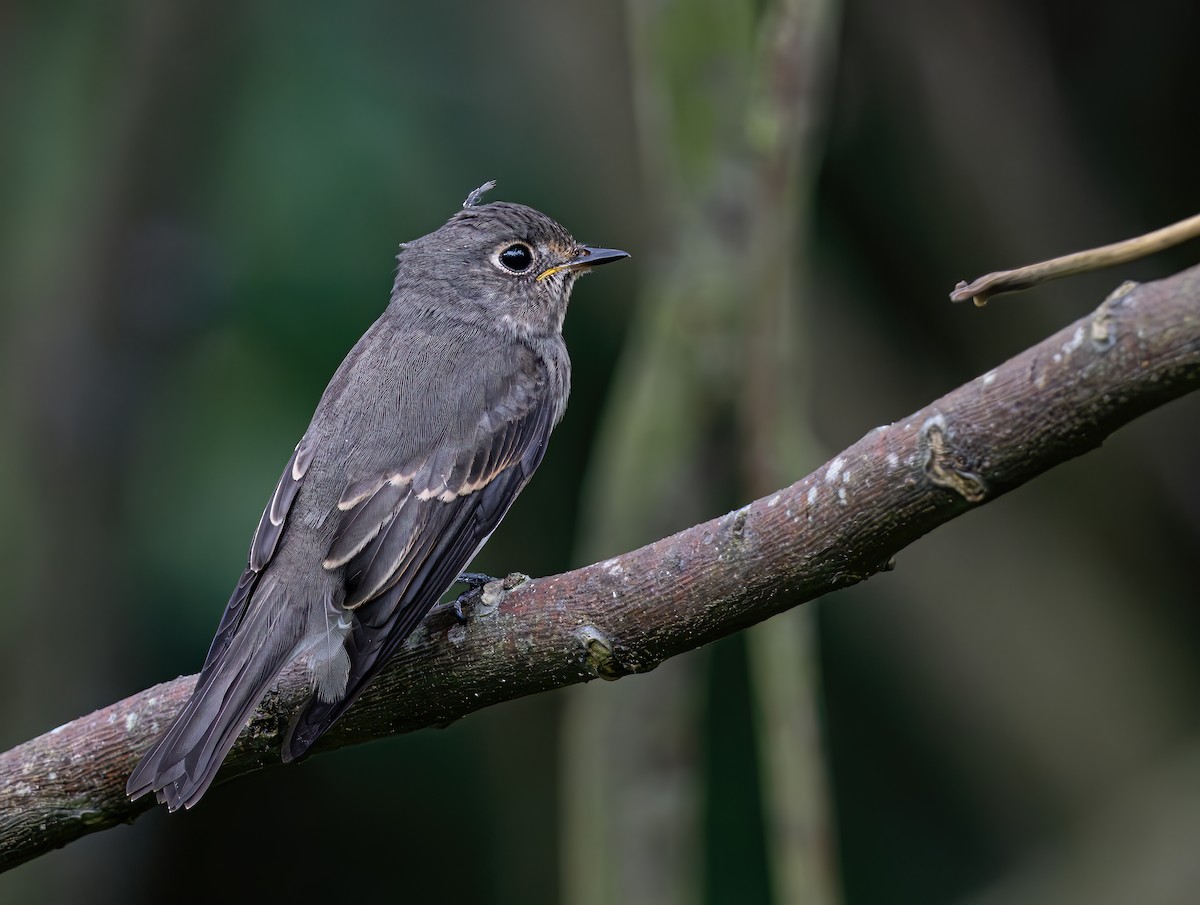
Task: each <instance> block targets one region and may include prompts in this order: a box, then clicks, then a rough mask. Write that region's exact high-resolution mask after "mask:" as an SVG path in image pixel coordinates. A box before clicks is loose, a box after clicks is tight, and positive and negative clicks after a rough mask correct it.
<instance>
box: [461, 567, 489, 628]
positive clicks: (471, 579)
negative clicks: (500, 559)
mask: <svg viewBox="0 0 1200 905" xmlns="http://www.w3.org/2000/svg"><path fill="white" fill-rule="evenodd" d="M495 580H496V579H495V578H493V577H492V576H491V575H488V574H486V573H485V572H463V573H462V574H460V575H459V576H458V577H457V578H455V579H454V583H455V584H465V585H466V586H467V590H465V591H463V592H462V593H461V594H459V595H458V596H457V597H455V598H454V601H453V602H452V603H451V604H450V609H451V610H452V611H453V613H454V618H455V619H456V620H457V621H458V623H459V624H460V625H462V624H464V623H465V622H466V621H467V616H466V614H465V613H464V612H463V604H464V603H466V602H468V601H474V600H476V599H477V598H478V597H479V595H480V594H482V593H483V586H484V585H485V584H487V583H488V582H489V581H495Z"/></svg>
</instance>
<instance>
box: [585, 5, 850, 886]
mask: <svg viewBox="0 0 1200 905" xmlns="http://www.w3.org/2000/svg"><path fill="white" fill-rule="evenodd" d="M627 9H628V14H629V18H630V23H629V27H630V43H631V47H632V54H631V56H632V61H633V66H634V79H633V83H634V92H635V110H636V115H637V121H638V131H639V138H640V141H641V158H642V162H643V168H644V172H645V174H646V178H647V181H648V184H649V185H650V187H651V198H650V205H649V206H650V207H651V209H652V210H654V211H655V230H654V234H655V236H656V237H657V240H658V241H657V245H656V247H655V248H654V259H653V260H652V261H651V262H650V266H649V268H648V269H649V273H648V279H647V289H646V291H645V293H644V295H643V297H642V299H641V301H640V303H639V306H638V309H637V315H636V317H635V322H634V324H633V325H632V328H631V331H630V339H629V342H628V345H627V350H626V353H625V355H624V358H623V360H622V362H621V364H620V366H619V369H618V373H617V375H616V378H615V380H614V384H613V390H612V397H611V398H612V400H613V401H612V403H611V404H610V407H609V410H608V412H607V413H606V417H605V420H604V423H603V426H602V430H601V435H600V436H601V439H600V441H599V443H598V445H597V454H596V460H595V464H594V465H593V468H592V471H591V474H590V478H589V485H588V493H587V500H586V504H585V507H584V512H585V513H586V515H585V518H586V519H587V521H586V523H585V524H584V525H582V526H581V538H582V540H581V546H580V550H579V551H578V555H579V556H580V557H581V558H582V559H596V558H602V557H604V556H605V555H609V554H611V553H613V552H616V551H619V550H621V549H624V548H626V547H628V546H630V545H635V544H639V543H644V542H645V541H647V540H649V539H650V538H652V537H654V536H657V535H658V534H661V533H664V532H670V531H673V530H676V529H678V528H680V527H683V526H684V525H686V524H688V523H690V522H691V521H692V520H694V519H698V518H701V517H703V516H705V515H711V514H712V513H714V512H719V511H721V509H723V508H726V507H728V506H729V505H731V504H732V502H733V501H734V500H736V499H738V498H740V497H741V496H744V495H745V494H747V493H749V494H754V493H762V492H765V491H766V490H769V489H770V488H771V487H774V486H777V484H778V483H779V482H780V481H781V480H785V479H786V477H787V475H794V474H799V473H800V472H801V471H802V470H803V466H804V465H805V464H806V463H808V464H811V463H812V462H815V461H819V453H818V452H817V450H816V448H815V445H814V444H813V442H812V441H811V439H810V438H809V436H808V432H807V428H806V424H807V420H808V419H807V417H806V415H805V406H804V404H803V402H802V401H801V397H802V395H803V387H804V384H803V380H802V377H803V375H802V373H801V370H800V368H799V366H798V363H799V361H800V360H801V358H802V355H801V345H802V342H801V337H800V334H799V328H800V323H799V321H802V319H803V318H802V315H801V312H799V311H798V309H797V307H796V304H795V302H796V290H797V287H798V286H799V285H801V284H803V283H804V282H805V281H804V279H803V275H802V274H803V271H802V270H799V271H798V270H797V268H796V260H797V256H798V255H802V253H803V249H804V239H805V235H806V231H807V223H808V220H809V208H810V206H811V201H812V186H813V181H814V178H815V173H816V171H817V162H818V159H819V156H820V149H819V144H818V139H819V138H820V130H819V129H818V128H816V127H817V125H818V124H819V123H820V122H821V120H822V118H823V117H822V113H823V109H824V106H825V91H826V88H827V85H828V69H829V64H830V63H831V61H832V50H833V46H834V40H835V34H836V20H837V16H836V8H835V6H834V4H833V3H832V2H827V0H779V2H776V3H773V4H769V5H768V8H767V9H766V10H764V11H762V12H761V13H760V12H757V11H756V5H755V4H752V3H748V2H746V3H740V4H739V3H732V4H731V3H726V2H719V0H707V2H704V3H700V4H696V3H690V4H682V3H670V2H668V3H659V4H642V3H631V4H629V6H628V7H627ZM749 645H750V646H749V652H750V659H751V671H752V679H753V683H752V687H753V689H754V694H755V697H756V698H757V701H756V703H757V707H756V710H757V715H758V726H759V739H758V748H759V754H760V759H761V762H762V765H763V770H762V775H763V799H764V802H763V803H764V812H765V815H766V818H767V821H768V826H767V832H766V834H765V835H766V836H767V838H768V839H769V840H770V842H769V845H770V852H769V855H770V870H771V874H772V877H771V879H772V881H773V886H774V897H775V899H776V900H777V901H779V902H792V901H798V900H800V898H799V897H802V898H803V900H804V901H811V902H829V901H833V900H834V899H835V898H836V892H835V887H836V884H835V883H834V881H833V871H832V869H831V865H830V852H831V845H830V844H829V843H830V840H831V837H832V833H831V831H830V829H829V823H830V822H829V814H828V806H827V802H826V792H825V771H824V767H823V763H822V758H821V753H820V744H819V732H818V727H817V722H816V699H817V693H816V659H815V657H814V655H813V639H812V628H811V615H810V612H809V611H806V610H799V611H796V612H794V613H792V614H788V615H787V616H785V617H781V618H780V620H777V621H774V622H773V623H772V625H771V626H770V627H760V628H758V629H756V630H754V631H753V632H751V633H750V640H749ZM700 671H701V661H700V660H699V658H698V657H695V656H694V657H690V658H680V659H678V660H676V661H672V662H671V663H668V664H665V665H664V666H663V667H660V668H659V669H658V670H657V671H656V672H654V673H652V674H650V675H648V676H642V677H639V678H638V679H637V680H636V681H635V682H631V683H621V684H620V685H617V686H615V687H606V688H603V689H592V690H587V689H580V690H579V691H578V692H576V694H575V696H574V697H573V698H571V702H572V706H569V707H568V709H567V715H566V720H565V724H564V736H563V738H564V741H563V802H564V825H565V843H564V858H563V878H564V881H563V882H564V888H565V894H566V900H567V901H569V902H572V903H574V905H584V903H587V905H592V903H595V905H600V903H609V902H622V903H629V902H639V901H645V902H655V903H662V902H689V901H695V900H696V899H698V898H699V895H698V892H699V889H698V883H699V877H700V873H699V864H700V863H701V862H700V859H699V857H698V853H697V849H698V844H699V843H698V839H699V831H698V826H699V824H700V816H701V814H702V808H701V806H700V803H699V800H698V799H699V794H700V790H701V788H702V786H701V777H700V775H699V764H700V763H701V762H702V757H701V755H700V752H699V750H698V749H699V744H698V741H697V734H698V730H697V722H698V719H697V717H698V715H697V713H696V707H697V704H696V692H697V689H698V688H699V687H700V686H702V685H703V681H702V676H701V675H700V674H699V673H700ZM585 697H586V701H585V700H584V698H585Z"/></svg>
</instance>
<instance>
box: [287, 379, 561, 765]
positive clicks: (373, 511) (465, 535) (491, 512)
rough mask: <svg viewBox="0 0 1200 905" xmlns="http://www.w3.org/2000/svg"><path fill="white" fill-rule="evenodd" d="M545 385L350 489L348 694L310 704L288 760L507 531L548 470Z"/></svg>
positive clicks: (337, 559)
mask: <svg viewBox="0 0 1200 905" xmlns="http://www.w3.org/2000/svg"><path fill="white" fill-rule="evenodd" d="M546 381H547V377H546V374H545V371H544V369H543V368H541V367H537V368H534V369H522V370H521V371H519V372H517V373H516V374H515V375H514V377H513V378H512V379H510V380H507V381H505V382H502V383H497V384H496V386H495V389H494V391H493V392H492V393H489V394H487V395H485V397H484V399H483V402H484V405H483V411H481V413H480V415H479V418H478V421H477V422H476V423H475V424H474V425H473V430H471V431H468V432H466V433H465V434H464V436H463V437H462V438H460V439H458V440H455V439H452V438H448V437H442V438H441V440H440V442H439V443H438V444H437V445H436V446H434V447H433V448H432V449H431V450H430V451H428V452H427V453H425V454H424V455H423V456H419V457H416V458H414V459H413V460H412V461H409V462H408V463H406V464H405V465H404V466H403V467H400V468H394V469H390V470H388V471H386V472H384V473H382V474H378V475H376V476H375V477H372V478H367V479H363V480H358V481H355V482H353V483H351V484H350V485H349V486H347V487H346V489H345V492H344V493H343V494H342V496H341V499H340V500H339V501H338V503H337V508H338V510H339V511H340V520H339V523H338V526H337V530H336V533H335V535H334V538H333V541H332V543H331V545H330V547H329V550H328V553H327V555H326V557H325V560H324V562H323V563H322V565H323V566H324V568H326V569H329V570H336V569H343V570H344V572H343V576H344V584H345V588H346V599H345V601H344V605H345V606H346V607H347V608H350V609H353V610H354V611H355V614H356V616H357V620H356V622H355V626H354V631H353V633H352V634H351V635H350V636H349V637H348V638H347V639H346V649H347V652H348V654H349V657H350V672H349V678H348V681H347V685H346V692H345V694H344V695H343V696H342V697H340V698H339V699H338V700H336V701H333V702H326V701H321V700H320V699H319V698H314V699H313V701H312V702H310V704H309V706H308V708H307V709H306V711H305V712H304V713H302V714H301V715H300V717H299V718H298V720H297V723H296V724H295V726H294V727H293V731H292V734H291V736H290V737H289V741H288V743H286V745H285V752H284V753H285V759H288V760H290V759H292V758H294V757H298V756H300V755H301V754H303V753H304V751H305V750H307V748H308V746H309V745H311V744H312V742H313V741H315V740H316V738H317V737H318V736H319V735H320V734H321V733H322V732H324V731H325V729H327V728H328V727H329V726H330V725H332V723H333V722H334V721H335V720H336V719H337V718H338V717H339V716H340V715H341V714H342V713H343V712H344V711H345V710H346V709H347V708H348V707H349V706H350V704H352V703H353V702H354V700H355V699H356V698H357V697H358V695H359V694H360V693H361V692H362V690H363V688H365V687H366V685H367V683H368V682H370V680H371V679H372V678H373V677H374V676H375V674H376V673H377V672H378V671H379V670H380V669H381V668H382V667H383V665H384V664H385V663H386V662H387V659H388V657H389V656H390V654H391V653H392V652H393V651H394V650H395V649H396V648H397V647H398V646H399V645H400V644H401V643H402V642H403V641H404V639H405V638H406V637H407V636H408V635H409V634H410V633H411V632H412V630H413V629H414V628H416V626H417V624H418V623H419V622H420V621H421V619H423V618H424V616H425V615H426V614H427V613H428V612H429V610H430V608H431V607H432V606H433V604H434V603H436V602H437V599H438V598H439V597H440V596H441V595H442V594H443V593H444V592H445V590H446V589H447V588H448V587H449V586H450V585H451V584H452V583H453V582H454V579H455V577H456V576H457V575H458V574H459V573H460V572H461V571H462V570H463V569H464V568H465V567H466V566H467V565H468V564H469V563H470V561H471V559H472V558H473V557H474V556H475V553H476V552H477V551H478V550H479V548H480V547H481V546H482V545H483V543H484V541H486V540H487V538H488V536H489V535H491V533H492V531H494V530H495V528H496V526H497V525H498V524H499V523H500V520H501V519H502V518H503V517H504V514H505V513H506V512H507V511H508V508H509V506H511V505H512V502H513V500H514V499H516V496H517V494H518V493H519V492H520V491H521V488H523V487H524V486H525V484H526V482H527V481H528V480H529V478H530V476H531V475H532V474H533V472H534V470H535V469H536V468H537V466H538V464H539V463H540V462H541V460H542V456H543V454H544V452H545V448H546V442H547V440H548V439H549V436H550V432H551V430H552V429H553V427H554V423H555V421H556V419H557V416H558V414H559V413H560V411H561V406H559V405H556V402H555V400H554V399H553V398H548V397H551V394H549V393H547V386H546ZM488 396H490V397H491V398H488Z"/></svg>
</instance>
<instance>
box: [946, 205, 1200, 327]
mask: <svg viewBox="0 0 1200 905" xmlns="http://www.w3.org/2000/svg"><path fill="white" fill-rule="evenodd" d="M1197 237H1200V214H1197V215H1196V216H1194V217H1188V218H1187V219H1186V220H1180V221H1179V222H1178V223H1173V224H1171V225H1170V226H1164V227H1163V228H1162V229H1156V230H1155V231H1154V232H1152V233H1146V234H1145V235H1144V236H1137V237H1136V238H1133V239H1126V240H1125V241H1123V242H1114V243H1112V244H1111V245H1102V246H1100V247H1099V248H1089V249H1088V250H1087V251H1077V252H1075V253H1074V254H1069V255H1063V256H1062V257H1058V258H1051V259H1050V260H1049V261H1039V262H1038V263H1037V264H1029V265H1026V266H1025V267H1018V268H1017V269H1016V270H998V271H996V272H995V273H989V274H987V275H986V276H981V277H979V278H978V279H976V280H974V281H973V282H970V283H968V282H967V281H966V280H962V281H960V282H959V283H958V285H957V286H955V287H954V291H953V292H951V293H950V301H952V302H965V301H966V300H967V299H972V300H974V302H975V304H976V305H977V306H978V307H980V308H982V307H983V306H984V305H986V304H987V302H988V299H990V298H991V297H992V296H994V295H1001V294H1003V293H1005V292H1020V291H1021V290H1022V289H1029V288H1030V287H1031V286H1037V285H1038V284H1039V283H1046V282H1049V281H1050V280H1057V279H1059V278H1060V277H1073V276H1077V275H1079V274H1081V273H1088V272H1090V271H1093V270H1103V269H1104V268H1105V267H1115V266H1116V265H1117V264H1127V263H1129V262H1130V261H1136V260H1137V259H1138V258H1144V257H1147V256H1149V255H1152V254H1157V253H1158V252H1160V251H1163V250H1164V249H1167V248H1171V247H1173V246H1175V245H1179V244H1181V243H1183V242H1186V241H1188V240H1189V239H1195V238H1197Z"/></svg>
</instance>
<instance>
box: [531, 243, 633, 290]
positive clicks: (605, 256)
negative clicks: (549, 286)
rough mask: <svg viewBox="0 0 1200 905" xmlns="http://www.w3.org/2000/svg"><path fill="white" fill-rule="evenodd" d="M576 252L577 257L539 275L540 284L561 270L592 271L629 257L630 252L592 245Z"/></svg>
mask: <svg viewBox="0 0 1200 905" xmlns="http://www.w3.org/2000/svg"><path fill="white" fill-rule="evenodd" d="M575 251H576V254H575V257H573V258H571V260H569V261H567V262H566V263H565V264H559V265H557V266H556V267H550V268H547V269H546V270H543V271H542V272H541V273H539V274H538V275H537V280H538V282H539V283H540V282H541V281H542V280H544V279H546V277H550V276H554V274H556V273H558V272H559V271H560V270H590V269H591V268H593V267H599V266H600V265H601V264H609V263H611V262H613V261H619V260H621V259H622V258H627V257H629V252H627V251H620V250H619V249H616V248H593V247H592V246H591V245H583V246H580V247H579V248H577V249H576V250H575Z"/></svg>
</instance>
